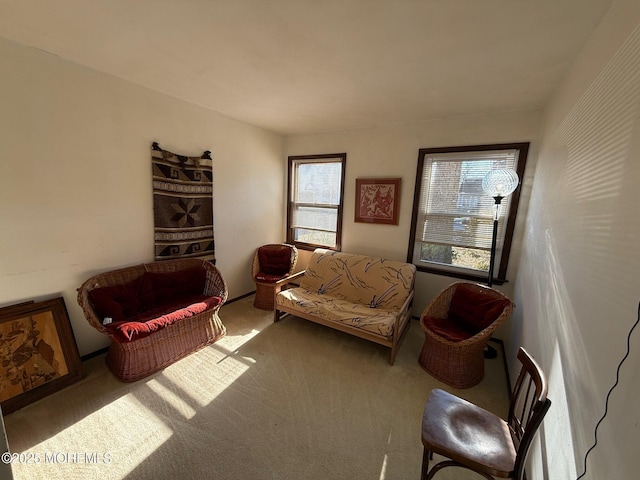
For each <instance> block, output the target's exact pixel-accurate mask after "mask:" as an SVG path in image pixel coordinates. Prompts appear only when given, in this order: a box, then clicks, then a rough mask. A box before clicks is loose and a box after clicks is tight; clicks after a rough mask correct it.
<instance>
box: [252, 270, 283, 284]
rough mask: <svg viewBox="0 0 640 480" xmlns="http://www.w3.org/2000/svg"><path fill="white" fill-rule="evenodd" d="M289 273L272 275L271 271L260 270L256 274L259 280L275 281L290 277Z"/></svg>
mask: <svg viewBox="0 0 640 480" xmlns="http://www.w3.org/2000/svg"><path fill="white" fill-rule="evenodd" d="M288 276H289V274H288V273H287V274H286V275H271V274H269V273H265V272H258V273H257V274H256V280H257V281H258V282H267V283H275V282H277V281H278V280H282V279H283V278H285V277H288Z"/></svg>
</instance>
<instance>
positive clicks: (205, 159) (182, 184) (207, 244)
mask: <svg viewBox="0 0 640 480" xmlns="http://www.w3.org/2000/svg"><path fill="white" fill-rule="evenodd" d="M151 162H152V166H153V217H154V224H155V259H156V260H167V259H170V258H187V257H198V258H204V259H206V260H210V261H211V262H213V263H214V264H215V242H214V237H213V168H212V159H211V152H209V151H206V152H204V153H203V154H202V156H201V157H186V156H183V155H176V154H175V153H172V152H169V151H167V150H162V149H161V148H160V146H159V145H158V144H157V143H155V142H154V143H153V145H152V146H151Z"/></svg>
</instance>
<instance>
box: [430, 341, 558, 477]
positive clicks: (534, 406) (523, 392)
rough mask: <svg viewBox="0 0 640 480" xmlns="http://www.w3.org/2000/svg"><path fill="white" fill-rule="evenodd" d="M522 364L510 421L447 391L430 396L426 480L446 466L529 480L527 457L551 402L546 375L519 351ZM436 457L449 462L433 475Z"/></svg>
mask: <svg viewBox="0 0 640 480" xmlns="http://www.w3.org/2000/svg"><path fill="white" fill-rule="evenodd" d="M518 360H519V361H520V362H521V363H522V369H521V370H520V374H519V376H518V379H517V381H516V384H515V388H514V390H513V393H512V395H511V403H510V407H509V415H508V417H507V420H506V421H505V420H503V419H502V418H500V417H498V416H497V415H494V414H493V413H491V412H488V411H486V410H484V409H482V408H480V407H478V406H476V405H474V404H472V403H469V402H467V401H466V400H463V399H461V398H459V397H456V396H455V395H451V394H450V393H447V392H445V391H443V390H439V389H435V390H433V391H432V392H431V394H430V395H429V398H428V400H427V403H426V405H425V407H424V414H423V416H422V445H423V446H424V453H423V457H422V476H421V479H422V480H430V479H431V478H433V477H434V475H435V474H436V473H437V472H439V471H440V470H441V469H443V468H446V467H462V468H466V469H469V470H472V471H474V472H476V473H478V474H479V475H481V476H483V477H484V478H487V479H489V480H493V479H494V477H500V478H514V479H516V480H522V479H526V474H525V460H526V458H527V453H528V451H529V447H530V446H531V442H532V440H533V437H534V436H535V434H536V432H537V430H538V427H539V426H540V424H541V423H542V419H543V418H544V416H545V415H546V413H547V410H549V407H550V406H551V400H549V399H548V398H547V379H546V376H545V374H544V372H543V371H542V369H541V368H540V366H539V365H538V363H537V362H536V361H535V359H534V358H533V357H532V356H531V355H529V354H528V353H527V352H526V350H525V349H523V348H520V351H519V352H518ZM434 453H435V454H438V455H442V456H444V457H446V458H447V459H448V460H444V461H441V462H439V463H437V464H435V465H434V466H433V467H432V468H431V470H430V471H429V460H431V459H432V458H433V454H434Z"/></svg>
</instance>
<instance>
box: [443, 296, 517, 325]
mask: <svg viewBox="0 0 640 480" xmlns="http://www.w3.org/2000/svg"><path fill="white" fill-rule="evenodd" d="M491 292H492V291H491V290H487V291H486V292H478V291H477V288H475V286H474V285H472V284H469V285H466V284H462V285H459V286H458V287H456V291H455V292H454V293H453V297H452V298H451V304H450V305H449V318H450V319H451V320H452V321H453V323H456V324H458V325H460V326H462V327H463V328H465V329H467V330H469V331H473V332H476V333H477V332H480V331H482V330H484V329H485V328H487V327H488V326H489V325H491V324H492V323H493V322H494V321H495V320H496V319H497V318H498V317H499V316H500V315H501V314H502V312H503V311H504V309H505V308H506V307H507V306H508V305H509V303H511V302H510V301H509V300H508V299H506V298H502V297H496V296H494V295H492V294H491Z"/></svg>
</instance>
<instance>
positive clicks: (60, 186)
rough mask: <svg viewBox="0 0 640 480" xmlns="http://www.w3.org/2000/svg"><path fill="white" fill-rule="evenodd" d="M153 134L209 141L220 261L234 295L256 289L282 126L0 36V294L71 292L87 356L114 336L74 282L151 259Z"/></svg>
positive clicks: (13, 299)
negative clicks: (82, 303) (84, 306)
mask: <svg viewBox="0 0 640 480" xmlns="http://www.w3.org/2000/svg"><path fill="white" fill-rule="evenodd" d="M170 67H171V66H170V65H168V66H167V68H170ZM153 141H157V142H159V144H160V145H161V146H162V147H163V148H165V149H167V150H172V151H175V152H176V153H181V154H185V155H200V154H202V152H203V151H204V150H211V152H212V154H213V158H214V161H213V169H214V222H215V239H216V256H217V259H218V263H217V265H218V268H220V270H221V272H222V274H223V276H224V277H225V280H226V281H227V283H228V287H229V294H230V298H234V297H237V296H240V295H243V294H246V293H248V292H251V291H253V290H254V289H255V285H254V284H253V282H252V280H251V276H250V262H251V259H252V256H253V252H254V250H255V248H256V247H257V246H258V245H260V244H263V243H271V242H274V241H281V240H282V232H283V231H284V225H283V220H282V202H283V200H282V195H283V191H284V188H285V187H284V182H285V178H286V167H285V163H284V162H283V160H282V159H283V139H282V137H281V136H279V135H275V134H273V133H270V132H267V131H265V130H262V129H260V128H257V127H253V126H250V125H247V124H244V123H242V122H239V121H236V120H233V119H230V118H228V117H225V116H223V115H220V114H218V113H216V112H212V111H209V110H205V109H203V108H200V107H196V106H194V105H191V104H188V103H185V102H182V101H179V100H176V99H174V98H171V97H168V96H166V95H162V94H159V93H157V92H153V91H150V90H147V89H144V88H141V87H137V86H135V85H132V84H130V83H126V82H124V81H122V80H120V79H117V78H115V77H111V76H107V75H103V74H101V73H98V72H95V71H93V70H89V69H86V68H83V67H80V66H77V65H74V64H72V63H69V62H66V61H63V60H61V59H59V58H58V57H55V56H52V55H48V54H45V53H43V52H41V51H38V50H35V49H31V48H27V47H24V46H20V45H17V44H15V43H12V42H8V41H5V40H1V39H0V252H1V253H0V255H1V256H0V306H4V305H10V304H13V303H17V302H20V301H24V300H28V299H36V300H40V299H47V298H52V297H55V296H59V295H62V296H63V297H64V299H65V303H66V305H67V309H68V311H69V316H70V319H71V323H72V327H73V330H74V333H75V336H76V341H77V343H78V347H79V350H80V354H81V355H83V354H87V353H90V352H92V351H95V350H97V349H99V348H102V347H103V346H105V345H107V344H108V343H107V341H106V339H105V337H103V336H102V335H100V334H98V333H97V332H96V331H95V330H93V329H92V328H91V327H90V326H89V325H88V323H87V322H86V320H85V319H84V317H83V316H82V312H81V310H80V308H79V306H78V305H77V302H76V288H77V287H79V286H80V284H81V283H82V282H83V281H84V280H86V279H87V278H88V277H89V276H91V275H93V274H95V273H97V272H101V271H105V270H109V269H112V268H116V267H120V266H128V265H132V264H137V263H141V262H147V261H152V260H153V206H152V185H151V164H150V162H151V157H150V147H151V143H152V142H153ZM248 173H250V174H248Z"/></svg>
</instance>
